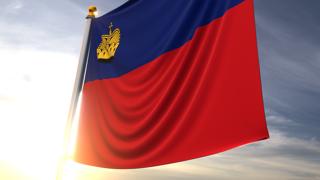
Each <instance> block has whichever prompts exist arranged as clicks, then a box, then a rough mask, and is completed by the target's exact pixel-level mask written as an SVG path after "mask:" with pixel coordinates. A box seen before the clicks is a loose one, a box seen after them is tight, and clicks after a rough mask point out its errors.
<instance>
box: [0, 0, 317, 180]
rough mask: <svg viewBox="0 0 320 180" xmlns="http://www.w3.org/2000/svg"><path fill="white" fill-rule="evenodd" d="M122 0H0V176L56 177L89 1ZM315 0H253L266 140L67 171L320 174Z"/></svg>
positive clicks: (105, 7)
mask: <svg viewBox="0 0 320 180" xmlns="http://www.w3.org/2000/svg"><path fill="white" fill-rule="evenodd" d="M124 2H125V0H108V1H102V0H91V1H76V0H55V1H51V0H42V1H38V0H10V1H8V0H0V6H1V7H2V8H1V12H0V83H1V84H0V179H9V180H20V179H21V180H29V179H30V180H31V179H32V180H33V179H39V180H43V179H48V180H50V179H54V178H55V173H56V163H57V159H58V156H59V153H61V148H59V147H60V146H61V144H62V139H63V128H64V125H65V121H66V118H67V112H68V106H69V103H70V99H71V93H72V88H73V81H74V78H75V73H76V68H77V62H78V57H79V53H80V47H81V41H82V35H83V32H84V24H85V19H84V17H85V16H86V14H87V13H86V11H87V7H88V6H89V5H91V4H94V5H96V6H97V7H98V9H99V12H100V13H101V14H104V13H106V12H108V11H110V10H112V9H114V8H116V7H117V6H119V5H121V4H122V3H124ZM319 8H320V1H319V0H308V1H302V0H281V1H279V0H255V16H256V28H257V37H258V47H259V59H260V68H261V75H262V77H261V78H262V86H263V96H264V103H265V110H266V117H267V123H268V127H269V131H270V136H271V137H270V139H268V140H266V141H261V142H257V143H253V144H251V145H246V146H242V147H240V148H236V149H233V150H230V151H226V152H224V153H220V154H216V155H213V156H209V157H205V158H200V159H196V160H191V161H187V162H182V163H176V164H171V165H165V166H159V167H154V168H146V169H139V170H110V169H102V168H94V167H88V166H85V165H81V164H77V163H74V162H71V161H70V162H68V164H67V165H66V167H65V171H64V179H67V180H70V179H74V180H78V179H79V180H84V179H90V180H101V179H106V178H108V179H121V180H126V179H129V180H131V179H155V180H162V179H179V180H184V179H185V180H192V179H204V180H206V179H240V180H241V179H245V180H250V179H268V180H272V179H290V180H291V179H307V180H308V179H320V172H319V169H320V103H319V101H320V80H319V78H320V51H319V49H320V33H319V32H320V21H319V19H320V11H319Z"/></svg>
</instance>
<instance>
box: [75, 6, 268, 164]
mask: <svg viewBox="0 0 320 180" xmlns="http://www.w3.org/2000/svg"><path fill="white" fill-rule="evenodd" d="M253 18H254V16H253V7H252V1H251V0H246V1H245V3H242V4H240V5H239V6H236V7H235V8H233V9H231V10H230V11H229V12H227V13H226V14H225V16H223V17H222V18H220V19H218V20H216V21H214V22H212V23H210V24H209V25H206V26H204V27H201V28H199V29H198V30H197V31H196V34H195V36H194V38H193V39H192V40H191V41H190V42H188V43H186V44H185V45H183V46H182V47H181V48H179V49H176V50H174V51H171V52H169V53H166V54H164V55H162V56H160V57H159V58H157V59H155V60H154V61H152V62H150V63H148V64H146V65H144V66H142V67H140V68H138V69H136V70H134V71H132V72H130V73H128V74H125V75H123V76H121V77H118V78H114V79H108V80H97V81H93V82H89V83H86V84H85V87H84V90H83V101H82V102H83V105H82V109H81V118H80V127H79V134H78V143H77V148H76V149H77V150H76V154H75V160H77V161H79V162H82V163H85V164H89V165H94V166H100V167H110V168H138V167H147V166H154V165H160V164H165V163H170V162H177V161H182V160H187V159H192V158H197V157H201V156H205V155H209V154H213V153H217V152H221V151H224V150H227V149H230V148H233V147H236V146H239V145H242V144H245V143H249V142H253V141H257V140H261V139H264V138H267V137H268V132H267V128H266V123H265V117H264V111H263V102H262V94H261V83H260V74H259V64H258V54H257V47H256V35H255V26H254V23H253V22H254V21H253Z"/></svg>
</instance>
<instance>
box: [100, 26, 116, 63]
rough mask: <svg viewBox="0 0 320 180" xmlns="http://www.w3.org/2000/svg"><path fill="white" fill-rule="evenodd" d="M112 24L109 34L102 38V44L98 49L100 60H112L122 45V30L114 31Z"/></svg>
mask: <svg viewBox="0 0 320 180" xmlns="http://www.w3.org/2000/svg"><path fill="white" fill-rule="evenodd" d="M112 27H113V25H112V23H110V26H109V34H104V35H102V36H101V43H100V45H99V47H98V48H97V57H98V60H111V59H112V58H113V57H114V55H115V53H116V51H117V48H118V47H119V44H120V29H119V28H116V29H115V30H113V31H112Z"/></svg>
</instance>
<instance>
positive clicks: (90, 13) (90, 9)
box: [87, 6, 98, 18]
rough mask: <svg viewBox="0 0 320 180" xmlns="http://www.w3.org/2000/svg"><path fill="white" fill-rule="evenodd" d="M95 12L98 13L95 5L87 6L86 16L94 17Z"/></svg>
mask: <svg viewBox="0 0 320 180" xmlns="http://www.w3.org/2000/svg"><path fill="white" fill-rule="evenodd" d="M97 13H98V9H97V7H96V6H89V7H88V16H87V18H95V17H96V15H97Z"/></svg>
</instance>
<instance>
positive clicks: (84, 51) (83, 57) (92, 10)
mask: <svg viewBox="0 0 320 180" xmlns="http://www.w3.org/2000/svg"><path fill="white" fill-rule="evenodd" d="M88 11H89V12H88V16H87V17H86V25H85V31H84V37H83V42H82V47H81V52H80V58H79V64H78V70H77V74H76V79H75V83H74V87H73V92H72V97H71V103H70V107H69V114H68V119H67V123H66V127H65V132H64V143H63V152H62V153H63V154H62V157H61V158H60V160H59V163H58V168H57V176H56V180H62V178H63V169H64V166H65V164H66V162H67V160H68V147H69V143H70V139H71V129H72V126H73V122H74V116H75V113H76V110H77V105H78V102H79V96H80V93H81V91H82V87H83V83H84V76H85V71H86V67H87V62H88V51H89V42H90V41H89V38H90V30H91V23H92V19H94V18H95V14H96V12H97V8H96V7H95V6H90V7H89V8H88Z"/></svg>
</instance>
